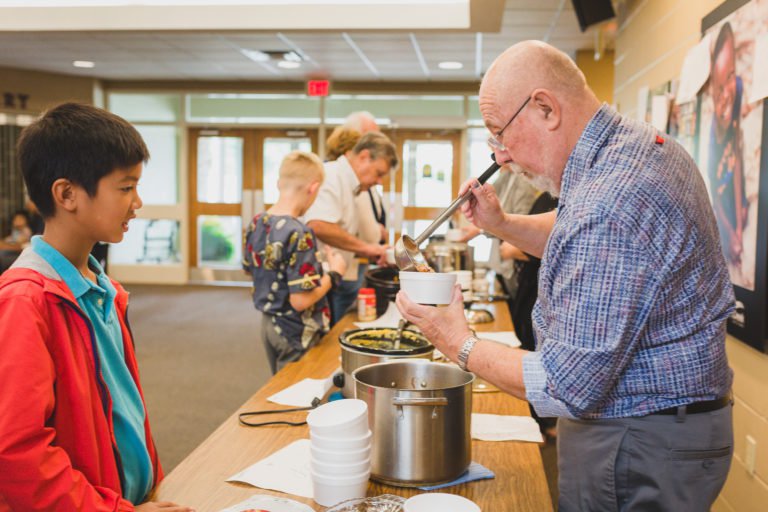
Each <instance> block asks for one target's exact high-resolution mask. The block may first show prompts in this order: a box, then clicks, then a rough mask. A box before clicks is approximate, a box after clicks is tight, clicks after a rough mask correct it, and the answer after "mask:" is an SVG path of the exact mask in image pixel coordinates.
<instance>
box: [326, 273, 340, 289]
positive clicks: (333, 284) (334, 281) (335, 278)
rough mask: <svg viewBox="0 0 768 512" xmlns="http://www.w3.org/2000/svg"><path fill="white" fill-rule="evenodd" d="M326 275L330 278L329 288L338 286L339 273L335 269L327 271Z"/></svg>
mask: <svg viewBox="0 0 768 512" xmlns="http://www.w3.org/2000/svg"><path fill="white" fill-rule="evenodd" d="M328 277H330V278H331V290H335V289H336V287H337V286H339V283H341V274H339V273H338V272H336V271H335V270H330V271H329V272H328Z"/></svg>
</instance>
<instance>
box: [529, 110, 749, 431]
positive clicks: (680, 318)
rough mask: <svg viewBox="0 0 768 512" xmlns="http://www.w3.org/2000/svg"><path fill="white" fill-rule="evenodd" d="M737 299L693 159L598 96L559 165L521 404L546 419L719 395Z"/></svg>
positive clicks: (726, 386)
mask: <svg viewBox="0 0 768 512" xmlns="http://www.w3.org/2000/svg"><path fill="white" fill-rule="evenodd" d="M733 304H734V296H733V288H732V286H731V283H730V280H729V277H728V271H727V268H726V265H725V259H724V257H723V253H722V250H721V247H720V242H719V238H718V231H717V227H716V224H715V219H714V215H713V213H712V208H711V206H710V202H709V198H708V195H707V190H706V188H705V186H704V182H703V180H702V177H701V175H700V174H699V171H698V169H697V168H696V165H695V163H694V162H693V161H692V160H691V158H690V157H689V156H688V154H687V153H686V152H685V150H684V149H683V148H682V147H681V146H680V145H679V144H677V143H675V142H674V141H672V140H671V139H669V138H666V137H665V138H663V139H662V138H659V137H658V134H657V132H656V130H655V129H654V128H652V127H651V126H649V125H646V124H640V123H637V122H635V121H632V120H628V119H626V118H623V117H621V116H620V115H619V114H618V113H616V112H615V111H614V110H612V109H611V108H610V107H608V106H606V105H603V106H602V107H601V108H600V109H599V110H598V111H597V113H596V114H595V115H594V117H593V118H592V119H591V121H590V122H589V124H588V125H587V127H586V128H585V130H584V132H583V133H582V135H581V138H580V139H579V141H578V143H577V144H576V147H575V148H574V149H573V152H572V153H571V155H570V157H569V159H568V162H567V164H566V167H565V169H564V171H563V179H562V190H561V197H560V205H559V207H558V210H557V220H556V221H555V225H554V228H553V230H552V233H551V235H550V237H549V240H548V242H547V245H546V247H545V250H544V256H543V259H542V265H541V271H540V276H539V299H538V302H537V304H536V306H535V308H534V311H533V324H534V329H535V332H536V339H537V351H536V352H533V353H530V354H527V355H526V356H525V357H524V359H523V376H524V381H525V385H526V393H527V398H528V400H529V401H530V403H531V404H532V405H533V406H534V407H535V408H536V411H537V412H538V413H539V414H540V415H542V416H564V417H579V418H619V417H630V416H643V415H646V414H649V413H652V412H654V411H658V410H661V409H666V408H669V407H674V406H677V405H682V404H686V403H691V402H694V401H700V400H711V399H715V398H718V397H721V396H724V395H726V394H727V393H728V391H729V390H730V387H731V381H732V372H731V371H730V368H729V367H728V361H727V358H726V354H725V324H726V320H727V318H728V316H729V315H730V314H731V313H732V311H733Z"/></svg>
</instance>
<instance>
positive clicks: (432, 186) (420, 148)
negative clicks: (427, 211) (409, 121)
mask: <svg viewBox="0 0 768 512" xmlns="http://www.w3.org/2000/svg"><path fill="white" fill-rule="evenodd" d="M452 183H453V144H452V143H451V142H450V141H428V140H406V141H405V143H404V144H403V204H404V205H405V206H416V207H428V208H445V207H446V206H447V205H449V204H450V203H451V201H453V188H452Z"/></svg>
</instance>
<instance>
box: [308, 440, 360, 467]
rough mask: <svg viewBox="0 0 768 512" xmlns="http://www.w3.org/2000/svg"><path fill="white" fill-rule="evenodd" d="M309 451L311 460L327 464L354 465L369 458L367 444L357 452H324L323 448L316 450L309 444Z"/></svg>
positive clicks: (316, 448)
mask: <svg viewBox="0 0 768 512" xmlns="http://www.w3.org/2000/svg"><path fill="white" fill-rule="evenodd" d="M309 450H310V452H311V453H312V458H313V459H315V460H317V461H320V462H327V463H329V464H346V463H355V462H360V461H362V460H365V459H367V458H369V457H370V456H371V445H370V444H368V445H367V446H365V447H364V448H360V449H359V450H354V451H344V450H325V449H323V448H318V447H316V446H313V445H312V444H311V443H310V445H309Z"/></svg>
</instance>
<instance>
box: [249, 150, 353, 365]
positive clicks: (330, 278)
mask: <svg viewBox="0 0 768 512" xmlns="http://www.w3.org/2000/svg"><path fill="white" fill-rule="evenodd" d="M323 177H324V173H323V163H322V162H321V161H320V159H319V158H318V157H317V156H316V155H314V154H312V153H305V152H302V151H293V152H291V153H289V154H288V155H287V156H286V157H285V158H284V159H283V161H282V163H281V164H280V177H279V179H278V182H277V188H278V189H279V191H280V197H279V198H278V200H277V202H276V203H275V204H274V205H273V206H272V208H270V209H269V210H267V211H266V212H264V213H260V214H258V215H256V216H255V217H254V218H253V220H252V221H251V224H250V225H249V226H248V231H247V233H246V235H245V241H244V243H245V250H244V251H243V269H245V271H246V272H248V273H250V274H251V277H252V278H253V305H254V307H255V308H256V311H257V315H258V324H259V328H258V332H259V334H260V335H261V338H262V341H263V342H264V347H265V348H266V351H267V359H268V360H269V366H270V368H271V370H272V373H273V374H274V373H275V372H277V371H278V370H280V369H282V368H283V366H285V365H286V364H287V363H289V362H291V361H297V360H298V359H299V358H301V356H302V355H304V353H305V352H306V351H307V350H308V349H309V348H310V347H311V346H312V345H313V344H315V343H317V341H318V340H319V339H320V338H321V337H322V335H323V334H325V333H326V332H327V331H328V324H329V319H330V311H329V308H328V301H327V299H326V298H325V296H326V294H327V293H328V292H329V291H330V290H331V289H332V288H334V287H336V285H337V284H338V283H339V281H341V276H342V275H343V274H344V272H345V271H346V263H345V261H344V258H343V257H342V256H341V254H339V253H338V252H335V251H332V250H330V249H327V250H326V259H327V261H328V267H329V271H328V272H327V273H323V267H322V266H321V264H320V261H319V260H318V258H317V240H316V239H315V234H314V233H313V232H312V230H311V229H310V228H309V227H307V226H306V225H304V224H303V223H302V222H301V221H300V220H299V217H301V216H302V215H304V213H305V212H306V211H307V209H308V208H309V207H310V206H311V205H312V203H313V202H314V201H315V198H316V197H317V192H318V190H319V189H320V185H322V183H323Z"/></svg>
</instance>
